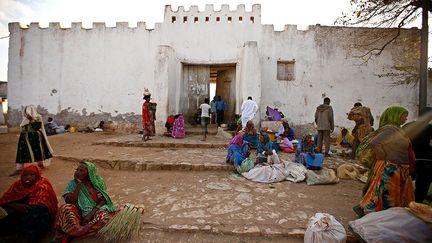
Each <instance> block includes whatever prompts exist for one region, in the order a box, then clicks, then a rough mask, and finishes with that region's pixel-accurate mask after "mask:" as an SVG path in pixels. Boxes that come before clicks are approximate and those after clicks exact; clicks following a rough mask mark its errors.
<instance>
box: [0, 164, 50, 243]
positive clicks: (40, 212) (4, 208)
mask: <svg viewBox="0 0 432 243" xmlns="http://www.w3.org/2000/svg"><path fill="white" fill-rule="evenodd" d="M56 213H57V196H56V194H55V192H54V190H53V188H52V186H51V183H50V182H49V180H48V179H47V178H45V177H42V176H41V171H40V169H39V167H38V166H36V165H28V166H26V167H24V169H23V170H22V172H21V178H20V179H19V180H18V181H15V182H14V183H13V184H12V185H11V186H10V187H9V189H8V190H7V191H6V192H5V193H4V194H3V196H2V197H1V198H0V235H1V236H5V235H9V234H14V233H18V234H19V235H22V236H24V237H26V238H27V239H28V240H30V241H31V242H33V241H34V242H38V241H40V240H41V239H42V238H43V237H44V236H45V235H46V234H47V232H48V231H49V229H50V228H51V226H52V225H53V222H54V219H55V216H56Z"/></svg>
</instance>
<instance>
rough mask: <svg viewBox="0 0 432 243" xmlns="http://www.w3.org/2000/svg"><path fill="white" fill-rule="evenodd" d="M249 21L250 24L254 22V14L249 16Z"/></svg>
mask: <svg viewBox="0 0 432 243" xmlns="http://www.w3.org/2000/svg"><path fill="white" fill-rule="evenodd" d="M250 22H251V24H253V23H254V22H255V18H254V16H251V17H250Z"/></svg>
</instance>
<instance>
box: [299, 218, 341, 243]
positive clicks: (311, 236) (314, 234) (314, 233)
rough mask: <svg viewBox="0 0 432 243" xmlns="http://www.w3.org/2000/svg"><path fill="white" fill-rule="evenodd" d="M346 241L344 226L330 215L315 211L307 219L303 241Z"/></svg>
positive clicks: (312, 242)
mask: <svg viewBox="0 0 432 243" xmlns="http://www.w3.org/2000/svg"><path fill="white" fill-rule="evenodd" d="M345 241H346V232H345V228H344V227H343V225H342V224H341V223H339V222H338V221H337V220H336V219H335V218H334V217H333V216H332V215H330V214H327V213H316V214H315V216H313V217H311V218H310V219H309V222H308V224H307V229H306V232H305V235H304V242H305V243H322V242H325V243H340V242H345Z"/></svg>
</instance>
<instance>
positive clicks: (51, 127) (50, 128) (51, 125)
mask: <svg viewBox="0 0 432 243" xmlns="http://www.w3.org/2000/svg"><path fill="white" fill-rule="evenodd" d="M47 121H48V122H47V124H45V132H46V134H47V135H48V136H50V135H56V134H62V133H66V132H67V128H69V127H70V126H69V125H66V126H59V125H58V124H57V123H56V122H55V121H54V120H53V118H52V117H48V120H47Z"/></svg>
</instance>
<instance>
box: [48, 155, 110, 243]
mask: <svg viewBox="0 0 432 243" xmlns="http://www.w3.org/2000/svg"><path fill="white" fill-rule="evenodd" d="M63 198H64V200H65V202H66V204H63V205H62V206H61V207H60V208H59V213H58V216H57V220H56V225H55V227H56V236H55V237H56V239H57V241H61V242H68V241H69V240H71V239H72V238H79V237H83V236H91V235H95V234H96V233H97V232H98V231H99V230H100V229H101V228H103V227H104V226H105V224H106V223H107V222H108V221H109V220H110V219H111V218H112V217H113V216H114V212H115V211H116V208H115V206H114V204H113V202H112V201H111V198H110V197H109V196H108V194H107V187H106V184H105V181H104V180H103V179H102V177H100V176H98V175H97V174H96V166H95V165H94V164H93V163H91V162H87V161H85V162H81V163H80V164H79V166H78V168H77V169H76V170H75V173H74V179H73V180H71V181H69V183H68V185H67V186H66V189H65V191H64V193H63Z"/></svg>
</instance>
